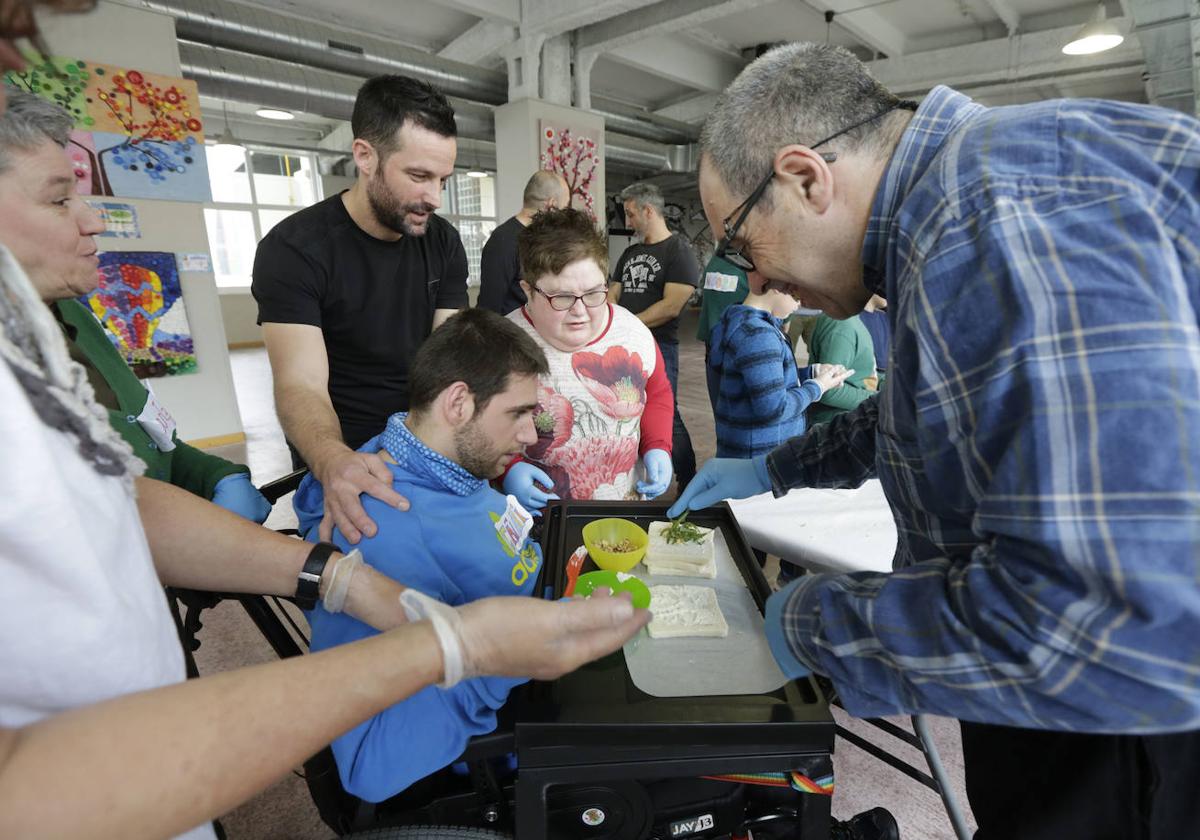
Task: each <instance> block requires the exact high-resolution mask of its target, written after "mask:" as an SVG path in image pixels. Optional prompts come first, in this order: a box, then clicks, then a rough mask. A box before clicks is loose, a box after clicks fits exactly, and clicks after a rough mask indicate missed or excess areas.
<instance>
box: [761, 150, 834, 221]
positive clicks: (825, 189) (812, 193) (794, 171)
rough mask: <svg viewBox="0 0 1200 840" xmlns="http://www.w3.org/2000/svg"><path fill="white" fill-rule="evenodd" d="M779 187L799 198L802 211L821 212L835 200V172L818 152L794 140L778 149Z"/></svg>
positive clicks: (797, 202) (777, 172)
mask: <svg viewBox="0 0 1200 840" xmlns="http://www.w3.org/2000/svg"><path fill="white" fill-rule="evenodd" d="M775 179H776V181H778V184H777V185H776V189H781V190H784V191H785V192H787V193H788V194H789V195H791V196H792V197H793V198H794V199H796V204H797V206H798V207H800V208H801V212H807V213H811V214H812V215H817V216H819V215H821V214H822V213H824V212H825V211H826V210H828V209H829V208H830V206H832V204H833V194H834V182H833V172H832V171H831V170H830V168H829V164H828V163H826V162H825V159H824V158H823V157H821V155H820V154H819V153H818V152H814V151H813V150H812V149H810V148H808V147H807V146H801V145H799V144H793V145H791V146H784V147H783V148H782V149H780V150H779V151H778V152H776V153H775Z"/></svg>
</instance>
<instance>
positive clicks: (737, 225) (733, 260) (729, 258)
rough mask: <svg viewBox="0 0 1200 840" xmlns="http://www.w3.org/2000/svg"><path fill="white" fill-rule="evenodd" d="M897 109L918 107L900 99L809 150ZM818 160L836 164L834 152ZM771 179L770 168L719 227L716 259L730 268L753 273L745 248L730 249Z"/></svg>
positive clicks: (822, 154) (772, 169) (914, 103)
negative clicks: (765, 175)
mask: <svg viewBox="0 0 1200 840" xmlns="http://www.w3.org/2000/svg"><path fill="white" fill-rule="evenodd" d="M898 108H899V109H904V110H906V111H915V110H917V103H916V102H913V101H912V100H911V99H901V100H900V101H898V102H896V103H895V104H894V105H889V106H888V107H887V108H884V109H883V110H882V111H878V112H876V113H874V114H872V115H871V116H869V117H867V118H866V119H865V120H859V121H858V122H856V123H854V125H850V126H847V127H846V128H843V129H842V130H841V131H837V132H834V133H833V134H830V135H829V136H828V137H826V138H825V139H824V140H819V141H817V142H816V143H813V144H812V145H811V146H809V148H810V149H815V148H817V147H818V146H824V145H825V144H826V143H828V142H829V141H830V140H834V139H836V138H838V137H841V136H842V135H843V134H846V133H847V132H851V131H853V130H854V129H856V128H859V127H861V126H864V125H866V124H867V123H869V122H874V121H875V120H877V119H879V118H880V117H884V116H887V115H888V114H890V113H891V112H892V111H895V110H896V109H898ZM821 159H822V160H823V161H825V162H826V163H833V162H834V161H836V160H837V152H821ZM774 177H775V167H774V166H772V167H771V170H770V171H769V172H767V177H765V178H763V179H762V182H761V183H760V184H759V185H758V186H757V187H755V188H754V191H753V192H752V193H750V195H749V197H747V199H746V200H745V201H743V202H742V203H741V204H739V205H738V206H737V207H735V208H733V211H732V212H731V213H730V214H729V215H728V216H726V217H725V219H724V220H723V221H722V222H721V226H722V227H723V228H724V231H723V232H724V236H722V237H721V241H720V242H718V243H717V249H716V251H715V256H718V257H720V258H721V259H723V260H725V261H726V262H728V263H730V264H731V265H735V266H737V267H738V268H740V269H742V271H754V261H753V260H752V259H750V257H749V256H748V255H747V254H745V253H744V250H745V246H744V245H743V246H741V247H739V248H734V247H732V243H733V239H734V237H736V236H737V234H738V231H739V230H741V228H742V224H743V223H744V222H745V221H746V217H747V216H749V215H750V211H751V210H753V209H754V205H756V204H758V201H759V199H760V198H762V197H763V193H765V192H766V191H767V187H769V186H770V185H771V179H772V178H774ZM739 212H740V215H739ZM734 216H737V221H736V222H732V223H731V222H730V220H731V219H732V218H733V217H734Z"/></svg>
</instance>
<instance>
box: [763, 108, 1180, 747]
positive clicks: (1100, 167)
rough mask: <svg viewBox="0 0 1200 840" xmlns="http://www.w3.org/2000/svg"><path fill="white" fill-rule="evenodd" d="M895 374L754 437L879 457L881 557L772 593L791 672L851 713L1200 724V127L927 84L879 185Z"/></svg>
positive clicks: (832, 459)
mask: <svg viewBox="0 0 1200 840" xmlns="http://www.w3.org/2000/svg"><path fill="white" fill-rule="evenodd" d="M863 264H864V278H865V280H866V282H867V284H868V286H872V287H874V288H876V289H879V290H880V291H881V293H882V294H884V295H885V296H886V297H887V299H888V302H889V308H888V313H889V317H890V319H891V325H892V331H893V336H894V337H893V342H892V349H891V358H890V363H889V367H888V379H887V384H886V385H885V387H884V389H883V391H882V392H881V393H880V394H879V395H878V396H877V397H873V398H871V399H869V400H867V401H866V402H864V403H863V404H862V405H860V406H859V407H858V408H857V409H856V410H855V411H853V412H850V413H847V414H844V415H842V416H840V417H838V418H836V419H835V420H834V421H833V422H831V423H829V424H827V425H825V426H821V427H817V428H816V429H814V430H813V431H811V432H810V433H809V434H808V435H807V436H805V437H803V438H794V439H792V440H791V441H789V442H787V443H785V444H783V445H782V446H780V447H779V448H778V449H776V450H775V451H774V452H773V453H772V454H771V455H770V456H769V457H768V467H769V472H770V473H771V476H772V481H773V482H774V484H775V492H776V493H777V494H782V493H783V492H786V490H787V489H788V488H791V487H855V486H858V485H859V484H861V483H862V482H863V481H864V480H866V479H867V478H870V477H872V476H875V475H877V476H878V477H879V479H880V480H881V482H882V484H883V487H884V490H885V492H886V494H887V498H888V500H889V502H890V503H891V506H892V510H893V513H894V515H895V518H896V525H897V529H898V532H899V542H898V546H897V549H896V556H895V563H894V567H895V569H896V571H895V572H893V573H892V574H875V573H860V574H848V575H838V576H833V575H816V576H812V577H807V578H801V579H800V580H798V581H796V582H795V583H794V584H792V585H791V586H789V587H787V588H785V589H784V590H782V591H781V592H780V593H778V594H777V595H775V596H773V597H772V599H771V600H770V602H769V603H768V626H769V627H770V630H769V635H770V636H771V641H772V647H773V649H774V650H775V652H776V656H777V658H779V659H780V660H781V663H782V664H783V665H784V668H785V670H788V671H791V672H793V673H796V672H799V671H801V670H802V669H803V668H805V667H811V668H813V669H815V670H816V671H818V672H821V673H824V674H828V675H829V676H830V677H831V678H832V679H833V681H834V683H835V684H836V685H837V688H838V691H839V692H840V694H841V697H842V700H843V702H844V704H845V706H846V708H847V709H849V710H850V711H851V712H853V713H855V714H857V715H861V716H871V715H882V714H893V713H898V712H905V713H913V712H931V713H936V714H943V715H950V716H953V717H957V718H959V719H964V720H973V721H984V722H989V723H997V724H1007V725H1011V726H1021V727H1033V728H1050V729H1063V730H1073V731H1087V732H1126V733H1149V732H1166V731H1181V730H1191V729H1198V728H1200V331H1198V326H1197V313H1198V312H1200V123H1198V122H1197V121H1196V120H1194V119H1192V118H1190V117H1187V116H1184V115H1183V114H1181V113H1178V112H1174V111H1167V110H1163V109H1158V108H1153V107H1148V106H1144V105H1130V104H1124V103H1118V102H1104V101H1096V100H1060V101H1052V102H1040V103H1036V104H1031V105H1021V106H1015V107H1005V108H984V107H982V106H980V105H978V104H976V103H974V102H972V101H971V100H969V99H968V98H966V97H965V96H963V95H961V94H959V93H956V92H955V91H953V90H950V89H948V88H944V87H939V88H937V89H935V90H934V91H932V92H931V93H930V94H929V96H928V97H927V98H926V99H925V101H924V102H923V103H922V105H921V107H920V109H919V110H918V111H917V112H916V114H915V116H914V118H913V120H912V122H911V123H910V125H909V127H908V128H907V130H906V131H905V133H904V135H903V137H902V139H901V141H900V143H899V146H898V148H897V149H896V152H895V154H894V157H893V158H892V160H891V162H890V164H889V166H888V169H887V171H886V173H885V175H884V178H883V181H882V183H881V185H880V188H879V190H878V193H877V194H876V196H875V200H874V206H873V209H872V215H871V219H870V223H869V227H868V230H867V236H866V240H865V243H864V246H863Z"/></svg>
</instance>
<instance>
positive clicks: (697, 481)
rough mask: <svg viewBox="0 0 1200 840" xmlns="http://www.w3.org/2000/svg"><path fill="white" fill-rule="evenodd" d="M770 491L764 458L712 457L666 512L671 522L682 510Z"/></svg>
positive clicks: (762, 456)
mask: <svg viewBox="0 0 1200 840" xmlns="http://www.w3.org/2000/svg"><path fill="white" fill-rule="evenodd" d="M770 489H771V476H770V474H769V473H768V472H767V456H766V455H759V456H758V457H757V458H713V459H712V460H711V461H708V462H706V463H705V464H704V466H703V467H701V468H700V472H698V473H696V477H695V478H693V479H692V482H691V484H689V485H688V486H687V487H686V488H684V491H683V492H682V493H680V494H679V498H678V499H677V500H676V501H675V504H673V505H671V509H670V510H668V511H667V516H669V517H671V518H672V519H674V518H675V517H676V516H679V515H680V514H681V513H683V512H684V511H685V510H700V509H701V508H706V507H708V506H709V505H715V504H716V503H717V502H719V501H721V500H722V499H748V498H750V497H751V496H757V495H758V494H759V493H766V492H767V491H768V490H770Z"/></svg>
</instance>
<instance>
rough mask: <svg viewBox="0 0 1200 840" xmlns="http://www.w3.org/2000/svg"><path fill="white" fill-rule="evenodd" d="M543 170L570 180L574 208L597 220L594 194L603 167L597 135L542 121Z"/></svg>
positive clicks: (569, 185)
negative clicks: (597, 178)
mask: <svg viewBox="0 0 1200 840" xmlns="http://www.w3.org/2000/svg"><path fill="white" fill-rule="evenodd" d="M541 126H542V133H541V157H540V161H541V167H542V169H548V170H550V171H551V172H557V173H558V174H560V175H562V176H563V177H564V178H566V179H567V186H568V187H570V189H571V206H572V207H575V208H577V209H580V210H586V211H587V214H588V215H589V216H591V217H592V218H593V219H595V218H596V195H595V193H594V192H593V190H594V188H595V187H594V184H595V178H596V168H597V167H598V166H599V164H600V148H599V143H598V140H597V135H596V133H595V132H594V131H589V130H585V129H578V128H565V127H562V126H555V125H552V124H550V123H548V122H546V121H545V120H543V121H542V124H541Z"/></svg>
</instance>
